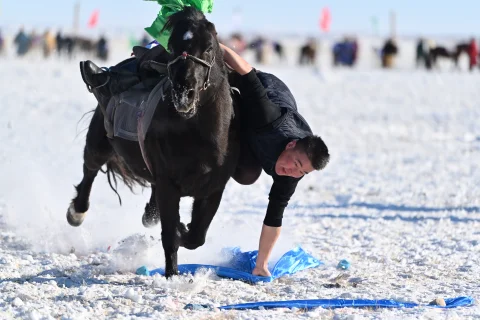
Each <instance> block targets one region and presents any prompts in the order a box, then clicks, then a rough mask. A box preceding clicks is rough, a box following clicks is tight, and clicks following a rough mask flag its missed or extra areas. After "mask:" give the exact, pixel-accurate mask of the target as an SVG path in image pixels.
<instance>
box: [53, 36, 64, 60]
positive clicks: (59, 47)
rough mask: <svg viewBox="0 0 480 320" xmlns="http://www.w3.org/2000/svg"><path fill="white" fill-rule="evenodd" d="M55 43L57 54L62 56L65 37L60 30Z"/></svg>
mask: <svg viewBox="0 0 480 320" xmlns="http://www.w3.org/2000/svg"><path fill="white" fill-rule="evenodd" d="M55 43H56V45H57V54H58V55H59V56H61V55H62V51H63V49H64V46H65V39H63V36H62V32H61V31H60V30H59V31H58V32H57V35H56V36H55Z"/></svg>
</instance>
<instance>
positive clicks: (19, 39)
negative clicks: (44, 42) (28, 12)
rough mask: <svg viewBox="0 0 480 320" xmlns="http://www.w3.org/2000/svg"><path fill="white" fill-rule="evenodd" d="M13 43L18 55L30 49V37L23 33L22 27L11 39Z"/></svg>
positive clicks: (20, 55)
mask: <svg viewBox="0 0 480 320" xmlns="http://www.w3.org/2000/svg"><path fill="white" fill-rule="evenodd" d="M13 43H14V44H15V45H16V46H17V55H18V56H19V57H22V56H24V55H25V54H26V53H27V52H28V49H30V39H29V37H28V36H27V35H26V34H25V31H24V30H23V27H21V28H20V30H19V31H18V33H17V35H16V36H15V39H13Z"/></svg>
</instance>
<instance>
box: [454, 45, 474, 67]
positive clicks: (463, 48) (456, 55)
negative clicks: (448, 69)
mask: <svg viewBox="0 0 480 320" xmlns="http://www.w3.org/2000/svg"><path fill="white" fill-rule="evenodd" d="M469 48H470V44H469V43H459V44H457V45H456V46H455V50H454V52H453V53H452V60H453V63H454V64H455V68H457V69H458V59H459V58H460V55H461V54H462V53H465V54H466V55H467V56H469V52H468V50H469Z"/></svg>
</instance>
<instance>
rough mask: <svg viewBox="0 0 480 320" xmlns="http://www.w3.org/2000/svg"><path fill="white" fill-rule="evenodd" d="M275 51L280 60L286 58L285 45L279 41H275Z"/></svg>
mask: <svg viewBox="0 0 480 320" xmlns="http://www.w3.org/2000/svg"><path fill="white" fill-rule="evenodd" d="M273 52H275V53H276V55H277V57H278V58H279V59H280V61H282V60H283V59H284V52H283V45H282V44H281V43H280V42H279V41H274V42H273Z"/></svg>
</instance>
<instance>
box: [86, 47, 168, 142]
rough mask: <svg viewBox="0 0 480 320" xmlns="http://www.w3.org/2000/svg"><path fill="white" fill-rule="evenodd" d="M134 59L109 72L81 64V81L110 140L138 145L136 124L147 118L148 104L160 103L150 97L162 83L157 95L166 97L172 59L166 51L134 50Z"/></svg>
mask: <svg viewBox="0 0 480 320" xmlns="http://www.w3.org/2000/svg"><path fill="white" fill-rule="evenodd" d="M132 55H133V57H132V58H129V59H126V60H123V61H122V62H120V63H119V64H117V65H115V66H112V67H110V68H100V67H98V66H96V65H95V64H94V63H93V62H92V61H89V60H87V61H82V62H80V73H81V75H82V79H83V81H84V82H85V84H86V85H87V89H88V90H89V91H90V92H92V93H93V94H94V96H95V98H96V99H97V101H98V105H99V107H100V110H101V111H102V113H103V116H104V122H105V130H106V132H107V136H108V137H109V138H110V139H113V137H115V136H117V137H121V138H124V139H128V140H132V141H138V133H137V131H138V130H137V123H138V120H139V117H143V116H144V115H145V110H144V109H145V108H146V102H147V101H153V100H156V101H157V103H158V101H159V100H158V97H154V96H152V97H151V99H150V100H149V97H150V94H151V93H153V92H154V89H155V88H156V87H157V85H158V84H159V83H162V84H161V85H160V86H159V88H158V89H157V90H155V93H156V94H160V97H161V96H163V92H164V89H165V88H164V87H165V85H166V84H167V83H169V82H167V81H166V78H167V77H166V75H167V62H168V61H169V60H170V58H171V57H170V54H169V53H168V52H167V51H166V50H165V48H163V47H162V46H161V45H158V46H155V47H153V48H152V49H147V48H144V47H140V46H135V47H133V54H132ZM160 88H161V90H160ZM148 114H150V113H148ZM152 116H153V113H152ZM145 120H147V122H148V123H149V121H151V119H149V120H148V119H145ZM147 128H148V127H147Z"/></svg>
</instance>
